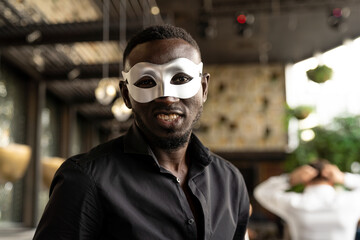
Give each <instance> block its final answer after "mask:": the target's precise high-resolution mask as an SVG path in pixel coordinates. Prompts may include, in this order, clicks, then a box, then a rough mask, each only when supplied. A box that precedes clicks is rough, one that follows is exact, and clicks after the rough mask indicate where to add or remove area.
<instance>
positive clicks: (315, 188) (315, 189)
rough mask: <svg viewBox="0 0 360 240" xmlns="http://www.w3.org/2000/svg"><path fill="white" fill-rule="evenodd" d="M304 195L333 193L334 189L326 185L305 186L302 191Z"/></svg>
mask: <svg viewBox="0 0 360 240" xmlns="http://www.w3.org/2000/svg"><path fill="white" fill-rule="evenodd" d="M304 192H306V193H316V194H319V193H320V192H321V193H334V192H335V189H334V187H332V186H330V185H327V184H318V185H310V186H307V187H306V188H305V190H304Z"/></svg>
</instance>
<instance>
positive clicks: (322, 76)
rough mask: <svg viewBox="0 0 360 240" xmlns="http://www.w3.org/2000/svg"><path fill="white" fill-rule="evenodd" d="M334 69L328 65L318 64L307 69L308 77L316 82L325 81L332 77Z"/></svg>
mask: <svg viewBox="0 0 360 240" xmlns="http://www.w3.org/2000/svg"><path fill="white" fill-rule="evenodd" d="M332 74H333V70H332V69H331V68H329V67H328V66H326V65H318V66H317V67H316V68H314V69H310V70H308V71H306V75H307V77H308V78H309V79H310V80H311V81H314V82H317V83H323V82H326V81H327V80H329V79H331V77H332Z"/></svg>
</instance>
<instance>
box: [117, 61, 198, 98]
mask: <svg viewBox="0 0 360 240" xmlns="http://www.w3.org/2000/svg"><path fill="white" fill-rule="evenodd" d="M202 68H203V64H202V62H201V63H199V64H195V63H194V62H192V61H191V60H189V59H187V58H177V59H174V60H172V61H170V62H168V63H165V64H162V65H158V64H152V63H148V62H140V63H137V64H135V65H134V66H133V67H132V68H131V69H130V70H129V71H128V72H122V75H123V78H124V80H122V81H125V83H126V84H127V87H128V89H129V93H130V95H131V97H132V98H133V99H134V100H135V101H137V102H140V103H146V102H150V101H152V100H154V99H156V98H159V97H176V98H182V99H187V98H191V97H193V96H195V95H196V93H197V92H198V91H199V90H200V88H201V77H202Z"/></svg>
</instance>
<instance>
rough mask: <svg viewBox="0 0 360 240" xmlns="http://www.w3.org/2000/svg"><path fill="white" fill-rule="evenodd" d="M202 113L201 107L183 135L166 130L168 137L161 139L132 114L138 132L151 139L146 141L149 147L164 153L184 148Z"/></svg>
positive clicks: (136, 115) (139, 118)
mask: <svg viewBox="0 0 360 240" xmlns="http://www.w3.org/2000/svg"><path fill="white" fill-rule="evenodd" d="M202 111H203V107H202V106H201V107H200V109H199V111H198V112H197V114H196V116H195V118H194V120H193V122H192V124H191V127H190V128H189V129H188V130H187V131H186V132H185V133H183V134H181V135H179V134H176V131H175V130H174V129H168V130H167V134H168V135H169V136H168V137H161V136H158V135H155V134H153V133H152V131H150V129H149V128H148V127H147V126H146V125H145V123H144V122H143V121H142V118H141V117H140V115H139V114H138V113H137V112H134V111H133V114H134V117H135V120H136V123H137V125H138V127H139V128H140V130H141V131H142V132H144V133H146V134H145V136H150V137H151V139H147V140H148V142H149V145H154V146H156V147H158V148H160V149H163V150H165V151H168V152H173V151H176V150H177V149H179V148H181V147H183V146H185V144H187V143H188V142H189V139H190V135H191V133H192V131H193V128H194V126H195V124H196V123H197V122H198V121H199V119H200V117H201V114H202Z"/></svg>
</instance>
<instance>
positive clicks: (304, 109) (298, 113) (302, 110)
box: [291, 105, 314, 120]
mask: <svg viewBox="0 0 360 240" xmlns="http://www.w3.org/2000/svg"><path fill="white" fill-rule="evenodd" d="M291 111H292V115H293V116H294V117H296V118H297V119H299V120H302V119H305V118H307V117H308V116H309V114H310V113H311V112H313V111H314V107H312V106H306V105H301V106H297V107H295V108H293V109H291Z"/></svg>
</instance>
